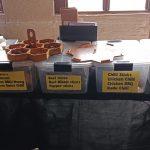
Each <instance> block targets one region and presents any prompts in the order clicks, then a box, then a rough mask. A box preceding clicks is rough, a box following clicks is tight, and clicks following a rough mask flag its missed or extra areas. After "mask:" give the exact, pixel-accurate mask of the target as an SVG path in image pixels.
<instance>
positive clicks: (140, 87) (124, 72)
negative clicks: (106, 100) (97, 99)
mask: <svg viewBox="0 0 150 150" xmlns="http://www.w3.org/2000/svg"><path fill="white" fill-rule="evenodd" d="M148 72H149V64H128V63H127V64H114V63H112V64H99V65H97V66H96V85H97V92H99V93H102V92H104V93H144V92H145V88H146V83H147V79H148Z"/></svg>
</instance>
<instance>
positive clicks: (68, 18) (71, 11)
mask: <svg viewBox="0 0 150 150" xmlns="http://www.w3.org/2000/svg"><path fill="white" fill-rule="evenodd" d="M60 14H61V21H62V25H65V24H66V23H67V24H69V23H70V22H77V21H78V11H77V9H76V8H74V7H73V8H61V9H60Z"/></svg>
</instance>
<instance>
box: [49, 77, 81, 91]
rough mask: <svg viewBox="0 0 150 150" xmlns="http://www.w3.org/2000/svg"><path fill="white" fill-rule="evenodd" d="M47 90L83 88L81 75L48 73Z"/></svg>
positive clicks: (77, 89)
mask: <svg viewBox="0 0 150 150" xmlns="http://www.w3.org/2000/svg"><path fill="white" fill-rule="evenodd" d="M46 84H47V90H62V91H63V90H73V91H74V90H76V91H79V90H81V76H78V75H46Z"/></svg>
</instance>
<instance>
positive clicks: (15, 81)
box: [0, 71, 27, 91]
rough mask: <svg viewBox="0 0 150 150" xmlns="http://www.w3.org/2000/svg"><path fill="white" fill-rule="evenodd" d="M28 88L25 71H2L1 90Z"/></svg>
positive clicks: (0, 73) (0, 75) (0, 74)
mask: <svg viewBox="0 0 150 150" xmlns="http://www.w3.org/2000/svg"><path fill="white" fill-rule="evenodd" d="M20 90H27V86H26V80H25V75H24V71H13V72H0V91H20Z"/></svg>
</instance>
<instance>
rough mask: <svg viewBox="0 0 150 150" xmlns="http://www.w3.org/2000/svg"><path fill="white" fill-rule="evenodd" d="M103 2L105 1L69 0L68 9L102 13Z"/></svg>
mask: <svg viewBox="0 0 150 150" xmlns="http://www.w3.org/2000/svg"><path fill="white" fill-rule="evenodd" d="M102 2H103V0H68V7H76V8H77V9H78V11H102V10H103V6H102V4H103V3H102ZM98 4H99V5H98Z"/></svg>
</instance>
